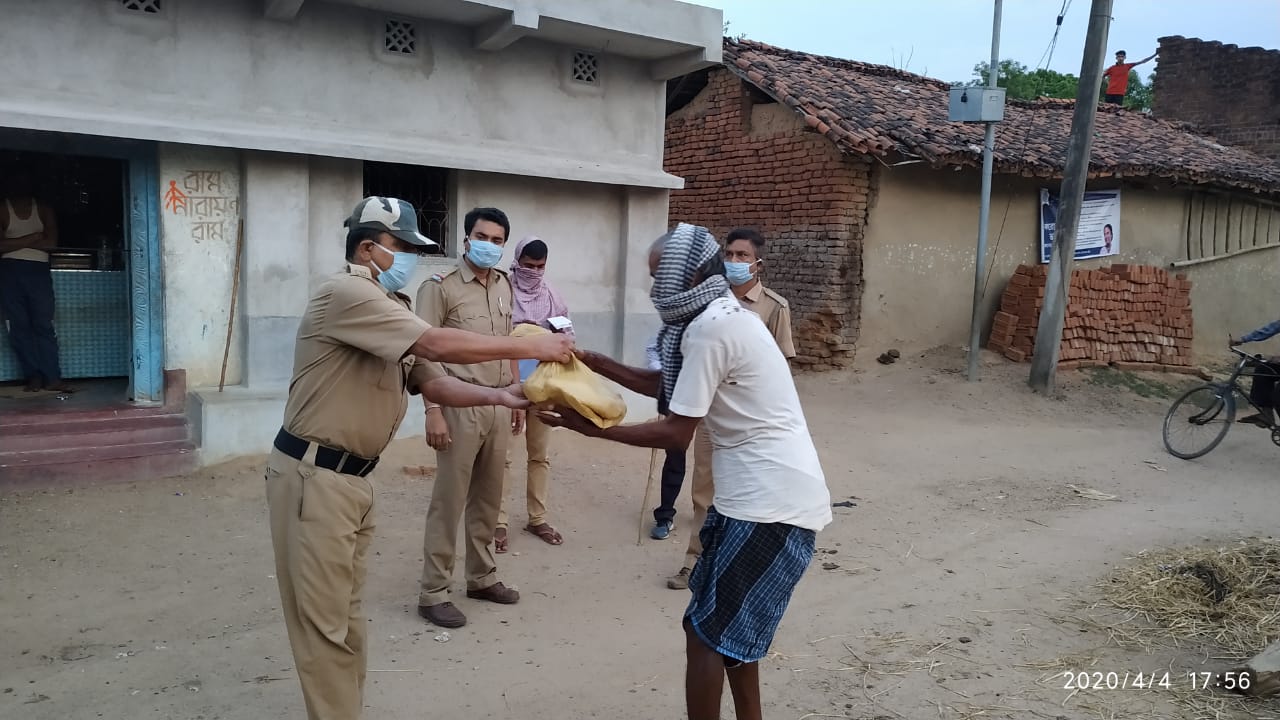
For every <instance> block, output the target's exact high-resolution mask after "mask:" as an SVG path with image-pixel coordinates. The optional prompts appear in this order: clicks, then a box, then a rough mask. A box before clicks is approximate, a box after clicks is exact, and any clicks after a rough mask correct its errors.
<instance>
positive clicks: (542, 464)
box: [498, 412, 551, 528]
mask: <svg viewBox="0 0 1280 720" xmlns="http://www.w3.org/2000/svg"><path fill="white" fill-rule="evenodd" d="M525 417H526V418H527V419H526V421H525V428H524V446H525V451H526V453H527V454H528V458H529V460H528V464H527V465H526V466H525V467H526V471H525V474H526V476H527V477H528V482H527V487H526V488H525V508H526V510H528V513H529V525H531V526H534V527H537V526H538V525H541V524H543V523H545V522H546V521H547V485H548V483H549V481H550V480H551V457H550V454H549V453H550V447H551V428H550V427H548V426H547V425H546V424H545V423H543V422H542V421H541V420H539V419H538V418H537V416H536V415H534V413H532V412H530V413H528V414H526V416H525ZM510 482H511V451H510V450H507V467H506V471H505V472H504V473H503V475H502V506H501V507H500V508H499V509H498V527H500V528H506V527H507V487H508V486H509V485H510Z"/></svg>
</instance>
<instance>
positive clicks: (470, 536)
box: [418, 406, 511, 605]
mask: <svg viewBox="0 0 1280 720" xmlns="http://www.w3.org/2000/svg"><path fill="white" fill-rule="evenodd" d="M442 411H443V412H444V417H445V420H446V421H447V422H448V423H449V437H451V438H452V439H453V444H451V445H450V446H449V449H448V450H443V451H437V452H436V465H437V467H436V483H435V487H434V489H433V490H432V491H431V505H430V507H428V508H427V527H426V530H425V532H424V533H423V538H422V553H423V555H422V557H423V562H422V589H421V593H420V594H419V595H418V604H419V605H439V604H440V603H442V602H447V601H448V600H449V588H450V586H451V585H452V584H453V564H454V560H455V557H456V554H457V549H458V522H459V521H460V520H464V526H465V529H466V534H467V535H466V570H467V573H466V574H467V589H468V590H484V589H485V588H488V587H491V586H493V585H494V583H496V582H498V564H497V560H496V559H495V557H494V554H493V530H494V528H495V527H497V524H498V508H499V507H500V506H501V505H502V476H503V470H504V469H505V467H506V458H507V441H508V439H509V438H510V437H511V411H510V410H509V409H507V408H502V407H493V406H489V407H474V408H449V407H447V408H442Z"/></svg>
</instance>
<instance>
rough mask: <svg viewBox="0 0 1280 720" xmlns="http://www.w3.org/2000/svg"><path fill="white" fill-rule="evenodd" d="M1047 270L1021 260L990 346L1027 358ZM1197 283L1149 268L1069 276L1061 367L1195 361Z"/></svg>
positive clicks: (1148, 366) (1166, 365) (1145, 366)
mask: <svg viewBox="0 0 1280 720" xmlns="http://www.w3.org/2000/svg"><path fill="white" fill-rule="evenodd" d="M1046 274H1047V268H1046V267H1045V266H1044V265H1035V266H1028V265H1021V266H1019V267H1018V270H1017V272H1015V273H1014V275H1013V277H1011V278H1010V279H1009V285H1008V286H1007V287H1006V288H1005V291H1004V295H1003V296H1002V297H1001V298H1000V311H999V312H997V313H996V316H995V322H994V324H993V325H992V329H991V337H990V339H989V340H988V342H987V347H988V348H989V349H991V350H994V351H996V352H999V353H1002V354H1003V355H1004V356H1005V357H1006V358H1008V359H1010V360H1013V361H1014V362H1023V361H1025V360H1029V359H1030V358H1031V354H1032V348H1033V347H1034V345H1035V338H1036V326H1037V324H1038V322H1039V320H1040V309H1041V308H1042V307H1043V306H1044V290H1045V281H1046ZM1191 331H1192V322H1191V281H1190V280H1188V279H1187V277H1186V275H1182V274H1179V275H1171V274H1170V273H1168V272H1167V271H1165V270H1163V269H1161V268H1158V267H1151V266H1146V265H1112V266H1111V267H1109V268H1102V269H1100V270H1076V271H1074V272H1073V273H1071V287H1070V288H1069V289H1068V291H1067V317H1066V322H1065V323H1064V326H1063V330H1062V342H1061V344H1060V345H1059V349H1058V357H1059V363H1058V367H1059V368H1060V369H1063V370H1071V369H1074V368H1080V367H1094V366H1099V365H1108V364H1113V363H1114V364H1116V365H1118V366H1119V367H1122V368H1125V369H1130V370H1163V371H1170V370H1181V369H1183V368H1189V367H1190V366H1191V338H1192V332H1191Z"/></svg>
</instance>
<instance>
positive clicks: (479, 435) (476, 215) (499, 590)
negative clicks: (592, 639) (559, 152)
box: [418, 208, 524, 628]
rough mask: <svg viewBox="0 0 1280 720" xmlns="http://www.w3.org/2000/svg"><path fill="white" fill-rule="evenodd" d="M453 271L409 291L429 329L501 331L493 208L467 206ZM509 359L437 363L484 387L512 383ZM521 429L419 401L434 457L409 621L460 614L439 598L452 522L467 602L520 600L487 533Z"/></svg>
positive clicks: (511, 415) (505, 331)
mask: <svg viewBox="0 0 1280 720" xmlns="http://www.w3.org/2000/svg"><path fill="white" fill-rule="evenodd" d="M463 231H464V232H465V237H464V238H463V246H462V248H463V254H462V259H461V261H460V262H459V263H458V266H457V267H456V268H454V269H452V270H449V271H448V272H445V273H441V274H437V275H432V276H431V277H430V278H428V279H427V281H426V282H424V283H422V286H421V287H419V288H418V315H419V316H420V317H421V318H422V319H423V320H426V321H427V322H428V323H429V324H431V325H432V326H435V327H447V328H458V329H461V330H469V331H471V332H474V333H479V334H482V335H492V336H495V337H503V336H508V335H510V334H511V309H512V308H511V283H510V281H508V280H507V276H506V274H505V273H503V272H502V271H501V270H499V269H498V268H497V266H498V263H499V261H501V260H502V248H503V246H505V245H506V244H507V236H508V234H510V232H511V223H510V222H509V221H508V220H507V216H506V214H505V213H503V212H502V211H501V210H499V209H497V208H476V209H474V210H472V211H471V212H469V213H467V215H466V218H465V220H464V223H463ZM515 365H516V363H515V361H510V362H508V361H505V360H494V361H490V362H484V363H473V364H457V363H447V364H445V365H444V371H445V372H446V373H448V374H449V375H450V376H452V377H455V378H459V379H461V380H465V381H467V382H470V383H474V384H476V385H481V386H484V387H491V388H500V387H504V386H506V385H508V384H510V383H512V382H514V380H515V378H516V375H517V372H516V368H515ZM523 426H524V411H523V410H511V409H508V408H503V407H492V406H490V407H472V408H455V407H441V405H438V404H436V403H434V402H432V401H431V400H430V399H427V442H428V443H429V444H430V445H431V447H433V448H435V450H436V461H437V468H436V482H435V487H434V488H433V489H432V492H431V505H430V506H429V507H428V508H427V522H426V529H425V531H424V532H423V540H422V553H423V561H422V586H421V591H420V593H419V595H418V614H419V615H421V616H422V617H423V618H425V619H427V620H428V621H430V622H431V623H433V624H435V625H439V626H440V627H445V628H457V627H462V626H463V625H466V624H467V617H466V615H464V614H463V613H462V611H461V610H459V609H458V608H457V607H456V606H455V605H454V604H453V602H451V601H450V600H449V589H450V587H451V586H452V585H453V565H454V558H455V554H456V550H457V544H458V522H459V520H462V522H463V526H464V528H465V533H466V537H465V539H466V543H465V544H466V580H467V597H468V598H471V599H473V600H484V601H488V602H493V603H498V604H501V605H513V604H515V603H516V602H519V600H520V593H518V592H516V591H515V590H513V589H511V588H509V587H507V586H506V585H503V584H502V583H501V582H499V581H498V564H497V561H496V559H495V557H494V550H495V548H494V545H493V535H494V529H495V528H496V527H497V524H498V509H499V507H500V506H501V504H502V476H503V474H504V471H505V468H506V459H507V441H508V440H509V439H510V437H511V436H512V435H513V434H519V433H520V431H521V429H522V428H523Z"/></svg>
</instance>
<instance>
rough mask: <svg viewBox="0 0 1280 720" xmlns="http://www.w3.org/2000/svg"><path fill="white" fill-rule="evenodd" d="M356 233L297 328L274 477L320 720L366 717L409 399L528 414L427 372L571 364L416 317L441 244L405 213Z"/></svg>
mask: <svg viewBox="0 0 1280 720" xmlns="http://www.w3.org/2000/svg"><path fill="white" fill-rule="evenodd" d="M347 227H348V234H347V255H346V258H347V265H346V268H345V269H344V270H342V271H341V272H338V273H336V274H334V275H332V276H330V277H329V278H327V279H326V280H324V282H322V283H321V284H320V286H319V287H318V288H317V289H316V291H315V293H314V294H313V295H312V297H311V300H310V302H309V303H308V304H307V309H306V312H305V314H304V315H303V317H302V322H301V324H300V325H299V327H298V337H297V343H296V345H295V350H294V371H293V379H292V380H291V381H290V383H289V399H288V402H287V404H286V406H285V414H284V423H283V426H282V427H281V429H280V432H279V433H278V434H277V435H276V438H275V442H274V449H273V450H272V452H271V455H270V457H269V458H268V460H267V469H266V490H267V504H268V508H269V517H270V524H271V542H272V545H273V548H274V551H275V561H276V578H277V582H278V584H279V586H280V604H281V607H282V609H283V611H284V618H285V626H286V628H287V630H288V634H289V645H290V646H291V648H292V650H293V657H294V664H295V666H296V667H297V671H298V679H299V681H300V682H301V684H302V695H303V698H304V700H305V701H306V707H307V717H308V718H310V719H311V720H356V719H357V718H359V717H360V713H361V710H362V708H363V704H364V701H363V696H364V680H365V669H366V665H367V645H366V636H367V628H366V624H367V623H366V620H365V618H364V613H363V611H362V606H361V591H362V589H363V586H364V580H365V565H366V562H367V560H368V557H369V546H370V543H371V541H372V540H373V530H374V505H375V502H374V492H373V484H372V483H371V482H370V480H369V479H368V475H369V474H370V473H371V472H372V471H373V469H374V467H376V466H377V464H378V456H379V455H380V454H381V453H382V451H383V450H384V449H385V448H386V446H387V445H388V444H389V443H390V442H391V439H392V438H393V437H394V436H395V432H396V428H397V427H398V426H399V425H400V421H401V420H402V419H403V418H404V413H405V408H406V404H407V401H408V398H407V397H406V395H405V391H406V390H409V391H410V392H416V393H422V394H424V395H425V396H426V397H429V398H431V399H432V400H433V401H436V402H444V403H449V404H451V405H470V404H486V405H487V404H503V405H507V406H510V407H524V406H526V405H527V404H528V403H527V401H525V400H524V399H523V398H522V397H521V396H520V394H519V389H518V388H516V387H511V388H506V389H494V388H481V387H475V386H472V385H467V384H466V383H464V382H461V381H459V380H456V379H454V378H450V377H446V376H445V375H444V372H443V370H442V369H441V368H440V367H439V365H437V364H436V363H435V362H427V361H451V362H460V363H467V362H482V361H489V360H495V359H500V358H524V357H531V356H532V357H540V358H544V359H547V360H554V359H562V360H567V359H568V357H569V354H570V352H571V350H572V341H571V339H570V338H567V337H564V336H559V335H555V336H552V335H548V336H543V337H540V338H527V339H516V338H496V337H487V336H484V335H479V334H474V333H468V332H462V331H459V330H454V329H445V328H435V327H432V326H430V325H428V324H427V323H425V322H423V321H422V320H421V319H420V318H418V317H417V316H416V315H414V314H413V312H412V311H410V310H409V299H408V298H407V297H405V296H404V295H401V294H399V292H398V291H399V290H401V289H402V288H403V287H404V285H405V283H406V282H407V281H408V279H409V275H410V273H411V272H412V270H413V268H414V267H415V266H416V264H417V261H418V255H419V253H421V252H422V251H424V250H426V249H427V248H428V247H431V246H433V245H434V244H435V243H433V242H432V241H431V240H429V239H427V238H426V237H425V236H423V235H422V234H420V233H419V232H418V224H417V218H416V215H415V213H414V210H413V208H412V207H411V206H410V205H409V204H408V203H406V202H404V201H403V200H397V199H395V198H384V197H369V198H365V199H364V200H362V201H360V204H359V205H357V206H356V208H355V211H354V212H353V213H352V214H351V217H350V218H349V219H348V220H347ZM537 341H541V342H540V343H538V342H537Z"/></svg>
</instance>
